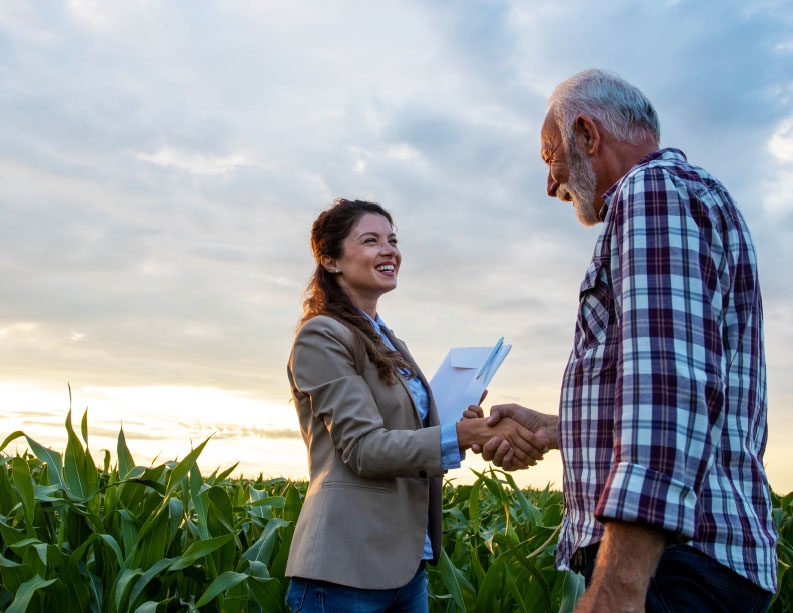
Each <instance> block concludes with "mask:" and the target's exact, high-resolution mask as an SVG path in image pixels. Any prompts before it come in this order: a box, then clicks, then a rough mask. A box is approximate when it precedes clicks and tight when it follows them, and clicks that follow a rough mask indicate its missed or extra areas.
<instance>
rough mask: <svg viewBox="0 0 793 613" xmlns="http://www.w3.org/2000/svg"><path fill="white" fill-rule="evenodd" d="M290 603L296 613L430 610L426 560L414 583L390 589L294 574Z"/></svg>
mask: <svg viewBox="0 0 793 613" xmlns="http://www.w3.org/2000/svg"><path fill="white" fill-rule="evenodd" d="M286 604H287V605H289V609H290V611H292V613H298V612H300V613H386V612H388V613H397V612H402V613H428V612H429V601H428V599H427V571H426V570H424V564H423V563H422V564H421V565H420V566H419V570H418V572H417V573H416V576H415V577H413V579H411V580H410V583H408V584H407V585H405V586H403V587H397V588H394V589H390V590H362V589H359V588H355V587H347V586H346V585H339V584H337V583H329V582H327V581H313V580H310V579H301V578H300V577H292V578H291V580H290V581H289V590H287V592H286Z"/></svg>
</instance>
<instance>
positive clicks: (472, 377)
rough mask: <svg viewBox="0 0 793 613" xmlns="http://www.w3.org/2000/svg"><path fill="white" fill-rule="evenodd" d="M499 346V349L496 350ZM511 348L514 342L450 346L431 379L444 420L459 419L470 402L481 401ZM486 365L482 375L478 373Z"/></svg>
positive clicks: (445, 421)
mask: <svg viewBox="0 0 793 613" xmlns="http://www.w3.org/2000/svg"><path fill="white" fill-rule="evenodd" d="M496 347H498V349H497V350H496V351H495V353H494V349H496ZM510 349H512V345H503V344H502V345H501V346H498V345H494V346H492V347H452V348H451V349H449V353H448V354H447V355H446V358H445V359H444V360H443V362H442V363H441V365H440V366H439V367H438V370H437V372H436V373H435V374H434V375H433V376H432V379H431V380H430V387H431V388H432V395H433V396H434V397H435V403H436V404H437V405H438V415H439V417H440V421H441V423H442V424H448V423H451V422H455V421H458V420H459V419H460V418H461V417H462V416H463V411H464V410H465V409H466V408H467V407H468V405H471V404H479V400H480V399H481V398H482V394H483V393H484V391H485V388H486V387H487V386H488V384H489V383H490V381H491V379H492V378H493V375H495V374H496V371H497V370H498V367H499V366H501V363H502V362H503V361H504V358H505V357H507V354H508V353H509V350H510ZM488 360H489V362H488ZM486 363H487V364H486ZM485 365H486V368H485V369H484V371H483V372H482V374H481V376H478V375H479V373H480V371H482V367H483V366H485Z"/></svg>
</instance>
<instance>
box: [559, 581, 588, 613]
mask: <svg viewBox="0 0 793 613" xmlns="http://www.w3.org/2000/svg"><path fill="white" fill-rule="evenodd" d="M585 589H586V585H585V581H584V575H582V574H581V573H573V572H566V573H565V577H564V584H563V587H562V602H561V605H560V606H559V613H573V609H575V605H576V603H577V602H578V599H579V598H580V597H581V595H582V594H583V593H584V590H585Z"/></svg>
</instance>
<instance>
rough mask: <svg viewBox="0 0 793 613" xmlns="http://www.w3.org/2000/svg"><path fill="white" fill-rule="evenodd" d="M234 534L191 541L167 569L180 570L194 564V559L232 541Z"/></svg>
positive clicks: (196, 559) (198, 558)
mask: <svg viewBox="0 0 793 613" xmlns="http://www.w3.org/2000/svg"><path fill="white" fill-rule="evenodd" d="M233 540H234V535H233V534H227V535H225V536H218V537H215V538H211V539H207V540H205V541H196V542H194V543H191V544H190V546H189V547H188V548H187V549H186V550H185V552H184V553H183V554H182V555H181V556H180V557H179V559H178V560H176V561H175V562H174V563H173V564H171V566H170V568H169V570H181V569H183V568H185V567H187V566H190V565H192V564H195V562H196V561H198V560H200V559H201V558H203V557H204V556H205V555H207V554H210V553H212V552H213V551H215V550H217V549H219V548H221V547H222V546H223V545H225V544H226V543H228V542H230V541H233Z"/></svg>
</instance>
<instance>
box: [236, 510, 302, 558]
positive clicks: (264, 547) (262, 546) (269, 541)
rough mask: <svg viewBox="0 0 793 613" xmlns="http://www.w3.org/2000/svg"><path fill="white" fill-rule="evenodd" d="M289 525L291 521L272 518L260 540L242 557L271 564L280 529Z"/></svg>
mask: <svg viewBox="0 0 793 613" xmlns="http://www.w3.org/2000/svg"><path fill="white" fill-rule="evenodd" d="M289 525H291V522H288V521H285V520H282V519H271V520H270V521H268V522H267V524H266V525H265V526H264V530H262V534H261V536H260V537H259V538H258V540H257V541H256V542H255V543H254V544H253V545H251V547H250V548H249V549H248V551H246V552H245V553H243V554H242V559H243V560H248V561H254V560H255V561H257V562H263V563H265V564H269V563H270V556H271V555H272V553H273V548H274V547H275V542H276V540H277V537H278V531H279V530H280V529H281V528H284V527H286V526H289Z"/></svg>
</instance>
